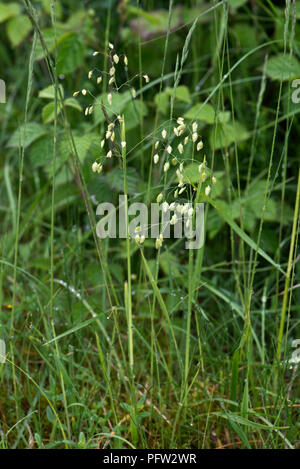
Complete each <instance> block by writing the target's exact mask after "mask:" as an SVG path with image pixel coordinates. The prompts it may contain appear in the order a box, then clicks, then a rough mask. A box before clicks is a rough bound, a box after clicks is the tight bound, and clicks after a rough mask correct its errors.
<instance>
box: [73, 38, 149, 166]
mask: <svg viewBox="0 0 300 469" xmlns="http://www.w3.org/2000/svg"><path fill="white" fill-rule="evenodd" d="M98 54H100V52H99V51H94V52H93V56H94V57H96V56H97V55H98ZM107 55H108V58H109V63H110V68H109V71H108V72H107V74H108V77H109V80H108V86H109V92H108V94H107V106H108V108H109V107H111V106H112V103H113V95H114V92H118V87H117V84H116V66H117V65H118V64H119V63H120V64H122V63H123V66H124V67H125V70H127V67H128V58H127V56H126V55H124V54H122V55H121V56H119V55H118V54H117V53H116V50H115V47H114V45H113V44H112V43H111V42H109V43H108V50H107ZM94 74H95V72H94V70H90V71H89V72H88V79H89V80H91V79H92V78H93V77H94ZM143 78H144V80H145V82H146V83H149V81H150V78H149V76H148V75H146V74H144V75H143ZM96 82H97V85H99V84H101V83H102V82H103V77H102V75H101V74H100V75H99V74H98V75H97V77H96ZM80 93H81V94H82V95H83V96H86V95H87V93H88V92H87V90H86V89H82V90H81V91H75V92H74V93H73V96H74V97H76V96H78V95H79V94H80ZM131 95H132V97H133V99H135V98H136V96H137V93H136V90H135V88H133V87H131ZM93 111H94V106H93V105H90V106H87V107H86V108H85V110H84V114H85V116H89V115H90V114H92V113H93ZM117 122H119V123H120V124H121V123H122V122H123V118H122V116H120V115H118V116H117V117H116V118H115V119H114V120H113V121H112V122H110V123H108V125H107V128H106V130H105V134H104V136H103V138H102V139H101V140H100V147H101V149H103V148H104V146H105V143H106V142H108V144H109V148H108V150H107V152H106V158H111V157H112V156H113V150H112V147H111V143H113V142H114V141H115V126H116V123H117ZM120 144H121V148H125V147H126V142H125V141H122V142H120ZM99 159H101V157H99ZM102 169H103V165H102V164H101V163H100V162H99V161H98V159H97V160H96V161H95V162H94V163H93V164H92V171H93V172H98V173H101V171H102Z"/></svg>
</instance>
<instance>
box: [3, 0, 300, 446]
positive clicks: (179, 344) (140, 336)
mask: <svg viewBox="0 0 300 469" xmlns="http://www.w3.org/2000/svg"><path fill="white" fill-rule="evenodd" d="M196 7H197V5H196ZM259 7H260V8H261V9H262V12H263V13H264V14H265V15H267V16H268V17H270V22H275V23H276V21H277V20H278V18H279V17H280V14H279V13H278V15H277V16H276V15H275V13H274V12H275V11H276V12H277V9H276V7H275V6H274V5H273V3H272V2H269V4H268V6H266V5H265V4H262V3H261V2H259ZM124 8H125V9H126V8H127V7H126V6H124ZM128 8H129V9H130V5H129V7H128ZM176 8H177V5H174V2H173V1H170V2H169V9H168V12H167V21H166V24H167V26H166V29H165V33H164V36H163V42H162V43H161V49H162V51H163V53H162V63H161V64H160V66H161V73H160V74H159V75H158V74H157V73H156V76H155V77H153V76H152V71H151V69H150V70H149V72H146V71H144V66H143V63H144V62H145V61H146V59H147V57H146V54H147V53H146V52H144V51H145V49H144V43H143V42H142V38H141V34H142V32H141V31H142V29H141V28H137V34H136V36H134V41H135V45H134V46H135V48H136V50H137V60H135V59H136V56H134V54H133V52H132V50H130V49H129V48H128V49H127V55H124V54H122V53H121V54H120V53H119V49H120V50H121V46H120V47H119V45H117V43H116V44H115V43H114V44H113V43H112V42H110V41H109V38H110V37H113V34H112V32H111V28H112V20H113V19H112V13H114V11H113V10H112V7H111V5H110V7H109V8H108V9H107V12H106V19H105V28H104V34H103V37H102V38H101V41H100V40H99V37H98V36H97V35H96V36H95V37H96V39H93V40H90V39H87V41H90V42H92V43H93V44H91V43H90V42H89V47H88V52H87V53H86V60H87V61H88V62H89V64H92V65H89V66H88V69H86V67H85V65H84V64H83V63H82V64H81V65H80V67H79V66H78V67H77V69H76V70H77V71H78V73H77V76H76V77H75V73H73V75H74V76H72V77H71V79H70V80H69V81H68V82H67V81H65V82H64V81H62V84H61V80H63V79H64V74H59V70H60V67H61V63H62V60H61V56H62V51H63V50H64V48H65V47H67V46H66V43H65V41H66V42H67V44H68V40H69V39H70V38H71V39H72V41H75V42H76V41H77V39H78V38H77V36H76V35H79V28H77V30H76V32H75V34H74V31H73V30H72V31H67V33H66V31H65V29H63V33H62V32H61V31H62V30H61V27H62V25H61V22H58V21H57V14H58V11H57V5H56V2H54V1H52V2H51V8H50V10H49V12H50V19H51V31H52V32H53V33H54V43H53V44H50V46H49V43H50V41H49V36H47V34H49V31H45V30H44V29H43V27H42V26H41V19H40V17H39V11H37V10H36V9H35V8H34V7H33V5H32V3H31V2H30V1H27V0H26V1H24V12H26V14H27V15H28V18H30V21H31V24H32V31H33V33H34V36H33V42H32V45H31V46H32V50H31V54H30V59H29V64H28V84H27V90H26V99H25V100H24V102H25V112H24V119H23V120H24V123H25V125H24V129H21V130H18V139H17V144H15V143H14V142H13V144H12V143H11V141H9V142H8V148H11V152H12V153H11V154H10V156H9V158H10V159H9V158H7V162H6V163H5V164H6V166H5V169H4V171H3V175H4V176H3V177H4V181H5V187H6V191H5V192H4V200H5V203H6V202H7V205H8V206H9V207H11V212H12V214H13V216H12V217H10V218H11V219H12V222H11V221H9V220H10V219H9V218H8V217H5V229H6V231H7V233H6V234H5V237H4V241H2V244H1V272H0V284H1V285H4V288H3V292H4V293H3V297H4V298H5V303H4V305H5V308H4V312H5V314H6V313H7V312H9V321H8V322H9V324H8V330H9V337H10V340H9V347H8V353H7V361H6V363H5V364H3V365H1V367H2V368H1V373H2V374H1V379H2V380H3V382H5V383H7V389H8V391H7V393H6V398H5V399H2V400H3V402H4V407H3V408H4V411H3V415H2V417H1V419H2V420H1V427H3V431H2V433H1V435H2V446H3V447H39V448H43V447H47V448H52V447H80V448H84V447H87V448H95V447H99V448H118V447H124V448H127V447H131V448H132V447H138V448H147V447H148V448H164V447H166V448H170V447H171V448H184V447H191V448H211V447H218V448H223V447H242V448H269V447H272V448H294V447H297V445H298V442H297V434H298V426H297V425H298V424H297V411H298V407H299V399H298V398H297V391H296V390H297V384H296V383H297V376H298V375H297V373H298V364H297V360H292V361H291V360H290V356H289V351H290V348H291V347H290V344H291V340H292V339H293V338H294V337H296V336H297V335H296V334H297V333H296V331H297V325H298V323H299V321H298V320H297V318H295V317H294V316H293V315H294V314H295V316H296V313H297V312H299V307H298V305H297V302H296V301H295V300H294V298H295V296H293V295H297V293H298V291H297V280H296V273H297V268H298V267H297V266H298V264H297V259H298V257H297V247H298V241H299V196H300V195H299V192H300V182H299V176H298V168H299V162H298V163H297V162H296V164H295V161H294V160H292V164H293V168H294V167H296V170H297V174H296V173H295V174H291V173H290V171H289V167H288V164H287V161H288V152H289V146H292V145H293V139H292V137H291V135H292V134H291V132H292V128H293V125H298V124H297V112H296V111H295V110H293V111H291V110H290V92H287V94H285V93H286V88H285V87H284V86H285V85H284V83H285V81H284V79H283V72H282V71H281V72H280V76H279V78H278V72H277V80H278V82H279V86H278V88H279V89H277V88H276V93H274V96H275V97H273V96H272V98H270V96H268V93H267V90H268V88H267V84H268V86H270V85H269V78H270V74H272V73H273V74H274V62H273V63H272V58H273V55H274V54H275V52H277V48H278V50H280V52H278V54H279V53H280V54H281V55H280V61H281V62H280V63H282V61H283V60H289V61H290V62H289V65H291V63H292V57H294V55H293V54H294V49H295V50H297V47H298V42H297V40H295V34H296V33H295V31H296V17H297V14H296V10H295V6H294V4H293V2H290V1H287V2H286V9H285V11H284V12H281V13H283V29H282V37H280V39H276V40H273V38H271V37H268V36H267V33H266V32H264V30H262V29H263V28H262V26H263V25H262V24H261V23H260V22H261V17H260V16H258V15H257V12H256V13H253V12H252V13H253V15H254V17H255V21H256V23H255V27H256V29H255V30H256V32H257V34H258V35H259V37H260V40H259V41H256V42H255V41H254V43H253V42H252V44H251V45H250V46H247V48H246V49H245V48H244V47H243V48H242V52H239V49H238V47H237V48H234V47H233V46H232V44H233V40H232V37H233V36H234V35H236V34H237V32H239V34H240V35H241V25H242V28H245V29H247V26H249V25H248V24H247V21H245V17H243V22H242V23H241V22H240V21H239V23H238V26H239V28H240V29H239V28H236V25H235V24H233V25H231V18H233V21H234V18H235V14H236V11H235V10H234V9H233V8H232V6H231V5H230V2H225V1H224V2H218V3H217V2H214V3H213V5H212V6H209V7H207V8H205V9H203V11H202V10H201V12H200V11H198V9H197V12H196V14H195V15H194V16H193V20H192V21H189V22H187V24H185V25H184V27H183V28H182V29H183V32H184V34H183V35H182V36H180V41H181V42H180V47H179V46H178V43H177V44H176V43H175V52H174V43H173V42H172V38H174V35H175V34H177V32H176V30H175V29H174V27H173V18H174V15H175V13H176V12H177V10H176ZM245 8H248V6H247V7H245ZM138 11H139V9H138ZM251 11H252V10H251ZM132 12H135V13H136V10H134V8H133V9H131V14H132ZM274 15H275V19H276V21H275V19H274ZM144 16H145V15H144ZM91 17H92V18H93V15H92V14H91V13H90V12H88V21H87V22H88V26H87V27H86V29H84V28H83V29H82V32H81V34H82V35H86V36H87V37H89V38H90V36H89V31H90V30H89V28H90V29H91V23H92V21H91ZM142 18H143V15H141V18H140V19H139V21H138V22H137V23H139V22H141V21H142ZM203 18H205V20H206V19H209V20H208V21H209V22H208V25H207V24H206V23H202V22H201V19H203ZM74 21H75V22H76V18H72V21H71V22H70V23H71V24H72V22H73V24H74ZM200 22H201V24H200ZM152 23H153V24H155V21H153V20H152ZM63 26H65V25H63ZM85 26H86V25H85ZM67 27H68V28H69V27H70V25H67ZM250 29H251V27H250ZM65 33H66V36H64V34H65ZM127 33H128V32H127ZM208 33H209V34H208ZM200 34H204V36H205V35H207V36H208V37H209V42H208V43H207V42H205V37H204V36H203V37H202V42H201V47H202V46H203V51H202V49H201V54H200V55H199V41H198V37H200V36H199V35H200ZM247 34H248V35H249V37H250V31H249V29H248V30H247ZM197 35H198V36H197ZM238 37H239V38H240V36H239V35H238ZM241 37H242V36H241ZM68 38H69V39H68ZM247 39H248V38H247ZM240 40H241V39H240ZM72 41H70V44H69V47H70V48H71V46H72ZM98 42H99V43H100V45H101V47H99V48H97V44H98ZM121 42H122V41H121ZM76 44H77V42H76ZM150 44H151V42H150ZM77 45H78V44H77ZM77 45H76V47H77ZM62 46H63V47H62ZM171 46H172V48H173V49H172V50H173V56H172V54H171V53H170V47H171ZM281 46H282V49H280V47H281ZM146 47H148V43H147V41H146ZM37 48H39V49H40V50H39V51H38V56H39V57H41V54H42V57H43V59H42V64H43V65H42V66H43V76H44V75H46V76H47V79H48V78H49V83H47V88H44V89H43V85H42V86H39V84H38V85H37V83H35V81H34V73H35V72H36V68H37V63H38V64H40V63H41V62H39V61H41V59H36V54H37ZM210 48H211V49H210ZM95 49H97V50H95ZM67 50H68V48H67ZM93 50H94V52H93ZM266 50H267V51H269V52H270V54H271V58H269V57H268V56H267V54H266ZM77 52H78V51H77ZM153 57H154V55H153ZM171 57H173V61H172V66H173V70H172V71H170V72H167V69H168V63H169V62H171ZM257 57H259V60H260V61H261V62H262V64H263V66H262V68H261V69H259V72H257V73H258V76H256V75H254V72H253V69H255V67H256V65H255V64H253V62H251V61H252V60H257V59H256V58H257ZM69 58H70V57H68V55H66V57H65V61H66V63H68V60H67V59H69ZM154 60H155V58H153V61H154ZM134 61H135V63H136V64H137V67H136V68H138V70H137V71H135V72H134V73H133V76H131V73H132V70H133V67H131V64H132V63H134ZM202 61H204V65H202ZM270 61H271V64H272V67H273V68H272V67H271V72H270V67H269V64H270ZM275 68H276V67H275ZM88 70H89V71H88ZM130 70H131V73H130ZM240 70H243V73H241V75H237V73H238V72H240ZM45 72H46V73H45ZM148 73H149V75H148ZM153 73H154V72H153ZM66 75H68V71H66ZM70 76H71V75H70V73H69V77H70ZM62 77H63V78H62ZM86 78H87V79H86ZM74 80H76V83H77V85H78V86H77V85H76V91H74V90H73V89H72V88H71V86H70V83H72V81H74ZM165 82H166V83H168V85H171V86H169V87H165ZM206 82H207V85H206ZM42 83H43V84H45V83H44V82H42ZM81 83H83V85H82V86H81ZM49 84H50V88H49ZM36 85H37V86H36ZM256 85H258V87H257V86H256ZM204 86H205V87H204ZM73 91H74V92H73ZM69 93H73V96H72V97H71V96H70V98H68V97H67V96H68V95H69ZM151 93H153V94H152V95H151ZM269 94H271V93H269ZM152 96H154V98H153V99H152ZM75 98H76V100H75ZM43 99H50V102H49V103H48V104H47V105H46V106H44V107H43V108H42V116H43V126H44V127H46V126H47V132H49V134H50V140H51V143H52V144H51V147H50V148H51V158H50V161H49V162H47V165H45V166H44V167H43V168H41V167H40V166H36V167H34V168H33V169H31V167H30V166H29V163H28V160H27V159H26V158H27V154H29V155H30V156H31V153H30V151H31V144H29V145H28V146H26V145H25V143H24V142H25V141H26V135H27V136H28V135H30V132H32V129H33V128H34V127H33V126H32V122H31V121H32V119H33V118H32V115H35V112H36V111H35V110H36V107H35V106H37V107H38V109H39V106H40V103H41V102H42V100H43ZM200 99H201V100H202V101H199V100H200ZM36 103H37V104H36ZM166 103H167V104H166ZM193 103H194V106H193ZM211 103H212V104H213V105H212V104H211ZM245 103H246V104H247V105H246V104H245ZM82 104H83V107H82ZM195 106H196V108H195ZM210 106H211V107H210ZM148 109H151V113H148V115H147V114H146V112H147V110H148ZM71 110H72V111H73V110H74V112H75V111H76V112H77V114H76V117H75V118H74V115H73V114H72V113H71V112H70V111H71ZM7 112H9V111H7ZM79 112H80V113H81V114H80V113H79ZM78 116H81V117H78ZM36 119H38V118H36ZM282 122H283V123H284V125H283V124H282ZM203 123H209V125H210V126H211V127H210V129H211V131H210V132H207V127H206V125H205V124H203ZM242 123H246V124H247V125H248V128H249V129H250V128H252V129H253V130H252V131H247V132H246V130H245V127H244V126H243V124H242ZM246 124H245V125H246ZM296 128H298V127H296ZM26 129H27V130H26ZM39 131H41V129H40V128H39ZM22 132H24V133H22ZM47 141H48V140H47ZM37 142H38V139H37ZM203 142H205V146H204V143H203ZM249 142H250V143H249ZM10 145H12V146H10ZM84 145H88V150H87V151H83V150H84ZM33 148H34V145H33ZM40 148H41V147H40ZM16 149H19V160H18V165H19V166H18V168H19V174H18V175H17V176H18V180H15V179H14V177H13V175H12V172H11V171H10V166H9V164H10V162H11V161H13V162H14V163H15V162H16V155H15V153H16ZM13 152H14V153H13ZM39 152H40V153H39V157H41V155H44V154H46V145H45V147H43V148H42V150H41V149H39ZM32 154H33V151H32ZM13 158H15V160H13ZM28 168H29V169H28ZM13 174H15V171H14V173H13ZM45 174H46V176H45ZM137 174H138V176H137ZM15 175H16V174H15ZM25 176H26V177H25ZM297 178H298V179H297ZM62 181H63V182H62ZM13 183H15V184H16V187H18V190H17V196H15V195H14V191H13V189H12V187H13ZM32 187H34V188H35V191H32ZM107 187H109V190H107ZM70 188H76V189H75V191H73V192H71V195H70V194H69V192H66V194H67V195H66V196H65V195H64V192H63V191H64V190H66V189H68V190H69V189H70ZM49 191H50V192H49ZM32 192H34V195H32ZM74 192H75V193H74ZM278 192H279V194H280V197H279V199H278V197H277V198H276V195H278ZM49 193H50V195H49ZM62 193H63V195H61V194H62ZM2 194H3V192H2ZM119 194H123V195H124V196H125V201H126V202H125V214H126V222H127V223H126V236H125V239H117V240H111V239H101V238H99V236H97V221H98V219H97V213H96V207H97V205H98V203H100V202H103V201H105V200H106V198H109V200H110V201H112V202H114V203H115V204H118V202H117V195H119ZM287 195H288V197H287ZM68 197H70V199H68ZM287 199H288V203H287ZM275 200H276V203H277V206H278V207H279V209H278V210H275V209H274V203H275ZM278 200H279V201H280V203H279V204H278ZM137 201H138V202H144V203H146V204H147V205H148V206H150V204H151V203H158V204H160V206H161V211H162V212H163V213H166V212H167V211H171V213H172V216H171V226H172V227H174V229H175V228H176V226H178V225H179V224H180V223H182V222H184V224H185V225H186V227H188V228H189V227H190V228H191V229H192V228H194V227H195V217H196V210H195V208H196V204H197V203H204V204H205V216H204V220H205V223H204V231H205V233H204V244H203V246H201V247H200V248H199V249H197V250H187V249H184V241H183V240H182V239H176V238H175V237H174V239H171V240H169V239H166V238H165V236H164V230H163V228H164V227H163V224H162V223H160V224H159V226H158V228H159V230H158V235H157V237H156V238H155V239H149V238H148V237H147V236H145V234H144V231H143V228H144V227H143V226H141V225H137V226H136V228H135V232H134V233H133V234H130V232H129V220H130V214H129V204H130V203H131V202H137ZM3 205H4V203H3ZM1 207H2V205H1ZM37 207H38V208H39V210H37ZM1 210H2V208H1ZM267 223H272V225H271V226H272V229H273V231H274V232H275V233H276V236H277V237H276V239H275V248H274V249H273V250H272V249H271V248H272V246H271V248H270V246H269V244H268V243H269V240H272V239H273V238H272V233H271V234H270V233H269V231H272V230H268V229H266V224H267ZM29 226H32V229H30V230H29ZM147 228H151V227H150V226H149V225H148V226H147ZM266 239H267V241H266ZM273 244H274V243H273ZM26 250H27V251H28V252H29V253H30V256H29V257H35V256H33V255H32V254H33V253H35V252H36V253H37V254H38V255H39V257H38V259H37V261H36V263H35V264H31V263H30V259H29V258H27V260H26V257H24V252H26ZM24 259H25V260H24ZM44 264H45V265H46V268H45V267H43V266H44ZM41 266H42V267H41ZM9 269H12V272H13V273H12V276H10V274H7V271H9ZM27 292H30V293H27ZM24 293H26V294H24ZM6 298H11V299H10V300H9V301H8V300H6ZM1 301H2V300H1ZM25 308H26V310H27V309H28V310H29V311H30V312H29V313H28V316H27V313H26V318H27V317H28V318H30V319H28V326H27V322H26V323H25V327H24V314H25V313H24V310H25ZM4 320H5V321H4V323H6V322H7V318H6V317H4ZM26 321H27V319H26ZM20 390H22V392H21V391H20ZM8 394H9V395H10V397H9V399H7V395H8Z"/></svg>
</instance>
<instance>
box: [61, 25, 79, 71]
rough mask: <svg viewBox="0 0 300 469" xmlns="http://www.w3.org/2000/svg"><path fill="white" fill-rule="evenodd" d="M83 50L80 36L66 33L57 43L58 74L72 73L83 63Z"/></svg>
mask: <svg viewBox="0 0 300 469" xmlns="http://www.w3.org/2000/svg"><path fill="white" fill-rule="evenodd" d="M83 58H84V49H83V45H82V42H81V40H80V36H79V35H78V34H75V33H66V34H64V35H63V36H61V38H59V40H58V41H57V71H58V74H59V75H60V74H68V73H72V72H74V71H75V70H76V69H77V68H78V67H79V66H80V65H81V64H82V62H83Z"/></svg>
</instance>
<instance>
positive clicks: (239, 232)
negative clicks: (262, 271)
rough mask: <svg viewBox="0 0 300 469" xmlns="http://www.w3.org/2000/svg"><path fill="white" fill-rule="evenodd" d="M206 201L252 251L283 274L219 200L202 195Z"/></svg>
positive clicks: (278, 266)
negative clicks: (223, 207)
mask: <svg viewBox="0 0 300 469" xmlns="http://www.w3.org/2000/svg"><path fill="white" fill-rule="evenodd" d="M202 197H203V198H204V199H205V200H206V201H207V202H209V203H210V204H211V205H212V206H213V207H214V208H215V209H216V210H217V211H218V212H219V213H220V215H221V216H222V217H223V218H224V220H225V221H226V222H227V223H228V224H229V225H230V226H231V228H232V229H233V230H234V231H235V232H236V234H237V235H238V236H239V237H240V238H242V240H243V241H245V243H246V244H248V246H250V248H251V249H253V250H254V251H256V250H257V252H258V254H259V255H260V256H261V257H263V258H264V259H265V260H266V261H267V262H269V263H270V264H271V265H273V267H275V269H277V270H279V271H280V272H281V273H283V274H284V275H285V272H284V270H282V268H281V267H280V265H279V264H276V262H274V260H273V259H272V258H271V257H270V256H269V255H268V254H267V253H266V252H265V251H264V250H263V249H261V248H260V247H258V246H257V244H256V243H255V242H254V241H253V240H252V239H251V238H250V237H249V236H248V235H247V234H246V233H245V232H244V231H243V230H242V229H241V228H240V227H239V226H238V225H237V224H236V223H235V221H234V220H233V218H232V217H231V216H230V214H229V213H228V212H226V211H224V210H223V209H222V207H221V204H220V202H219V201H218V202H216V201H214V200H212V199H211V198H210V197H207V196H206V195H203V196H202Z"/></svg>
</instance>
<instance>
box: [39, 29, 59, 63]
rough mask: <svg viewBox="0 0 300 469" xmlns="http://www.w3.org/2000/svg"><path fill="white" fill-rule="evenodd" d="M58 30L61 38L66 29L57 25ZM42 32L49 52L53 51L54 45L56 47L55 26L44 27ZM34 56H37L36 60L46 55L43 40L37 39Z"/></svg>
mask: <svg viewBox="0 0 300 469" xmlns="http://www.w3.org/2000/svg"><path fill="white" fill-rule="evenodd" d="M56 32H57V37H58V38H59V36H60V35H61V34H64V33H65V30H64V29H63V28H62V27H61V26H59V25H57V27H56ZM41 33H42V36H43V39H44V42H45V44H46V47H47V50H48V52H53V50H54V47H55V33H54V31H53V28H47V29H43V30H42V31H41ZM34 57H35V60H41V59H43V58H44V57H45V51H44V49H43V46H42V44H41V41H37V44H36V48H35V54H34Z"/></svg>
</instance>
